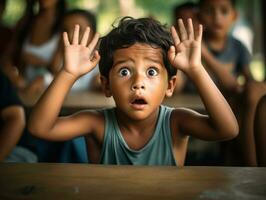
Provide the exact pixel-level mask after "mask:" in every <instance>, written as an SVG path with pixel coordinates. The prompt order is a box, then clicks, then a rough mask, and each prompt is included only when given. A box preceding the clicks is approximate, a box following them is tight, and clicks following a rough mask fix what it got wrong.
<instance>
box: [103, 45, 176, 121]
mask: <svg viewBox="0 0 266 200" xmlns="http://www.w3.org/2000/svg"><path fill="white" fill-rule="evenodd" d="M174 81H175V77H174V78H173V79H171V80H170V81H168V75H167V70H166V68H165V66H164V63H163V55H162V52H161V49H159V48H158V49H155V48H152V47H151V46H150V45H147V44H140V43H136V44H134V45H132V46H130V47H128V48H123V49H118V50H116V51H115V52H114V55H113V67H112V69H111V70H110V73H109V81H108V83H107V82H106V84H107V85H106V86H105V93H106V95H107V96H113V98H114V100H115V102H116V106H117V109H118V110H119V111H121V112H123V113H124V114H126V115H127V116H128V117H130V118H131V119H134V120H142V119H145V118H147V117H148V116H150V115H151V114H152V113H154V112H155V111H157V108H158V107H159V105H160V104H161V103H162V101H163V99H164V97H165V95H167V96H171V95H172V93H173V90H174Z"/></svg>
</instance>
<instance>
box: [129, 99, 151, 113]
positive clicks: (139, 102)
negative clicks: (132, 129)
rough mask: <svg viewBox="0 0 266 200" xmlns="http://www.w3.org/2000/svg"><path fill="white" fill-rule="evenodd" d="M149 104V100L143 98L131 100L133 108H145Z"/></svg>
mask: <svg viewBox="0 0 266 200" xmlns="http://www.w3.org/2000/svg"><path fill="white" fill-rule="evenodd" d="M147 104H148V103H147V101H146V100H145V99H143V98H136V99H134V100H133V101H132V102H131V106H132V108H134V109H136V110H143V109H144V108H145V107H146V105H147Z"/></svg>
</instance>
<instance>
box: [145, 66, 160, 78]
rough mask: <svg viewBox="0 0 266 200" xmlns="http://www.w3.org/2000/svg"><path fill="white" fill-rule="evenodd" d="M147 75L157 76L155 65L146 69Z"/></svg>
mask: <svg viewBox="0 0 266 200" xmlns="http://www.w3.org/2000/svg"><path fill="white" fill-rule="evenodd" d="M147 75H148V76H157V75H158V70H157V69H156V68H155V67H150V68H149V69H148V70H147Z"/></svg>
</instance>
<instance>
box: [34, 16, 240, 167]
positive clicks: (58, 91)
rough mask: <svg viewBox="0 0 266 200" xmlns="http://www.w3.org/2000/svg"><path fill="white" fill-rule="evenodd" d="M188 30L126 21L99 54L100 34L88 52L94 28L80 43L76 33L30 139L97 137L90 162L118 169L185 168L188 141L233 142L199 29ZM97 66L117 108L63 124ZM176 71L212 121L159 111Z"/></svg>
mask: <svg viewBox="0 0 266 200" xmlns="http://www.w3.org/2000/svg"><path fill="white" fill-rule="evenodd" d="M187 24H188V25H187V27H185V26H184V23H183V21H182V20H179V21H178V27H179V28H178V33H177V32H176V29H175V28H174V27H171V32H169V31H168V29H167V28H166V27H165V26H163V25H161V24H160V23H159V22H158V21H156V20H154V19H151V18H140V19H134V18H131V17H125V18H123V19H121V21H120V23H119V25H118V26H117V27H114V28H113V30H112V31H111V32H110V33H108V34H107V35H106V36H104V37H103V38H102V39H101V43H100V47H99V52H98V51H97V50H94V49H95V47H96V45H97V42H98V39H99V34H97V33H96V34H95V35H94V37H93V39H92V41H91V42H90V43H89V44H87V42H88V38H89V32H90V29H89V28H87V29H86V31H85V32H84V34H83V37H82V39H81V40H80V41H79V34H80V33H79V26H78V25H76V26H75V30H74V34H73V38H72V39H71V42H70V41H69V38H68V34H67V33H64V35H63V38H64V44H65V57H64V66H63V68H62V69H61V71H60V72H59V73H58V74H57V76H56V77H55V79H54V80H53V82H52V83H51V85H50V86H49V87H48V89H47V90H46V91H45V93H44V94H43V96H42V97H41V98H40V99H39V101H38V103H37V104H36V106H35V107H34V109H33V111H32V113H31V116H30V119H29V130H30V131H31V133H32V134H34V135H35V136H37V137H40V138H44V139H48V140H53V141H64V140H69V139H72V138H74V137H78V136H82V135H83V136H85V138H86V137H87V136H92V137H93V138H94V145H93V151H91V150H89V151H88V154H89V155H90V154H91V153H92V154H93V158H94V160H93V162H95V163H101V164H118V165H119V164H127V165H177V166H183V165H184V160H185V156H186V150H187V144H188V139H189V136H193V137H197V138H200V139H203V140H210V141H213V140H226V139H231V138H233V137H235V136H236V135H237V134H238V125H237V121H236V119H235V116H234V114H233V112H232V110H231V108H230V106H229V105H228V103H227V102H226V100H225V99H224V97H223V95H222V94H221V93H220V91H219V90H218V89H217V87H216V86H215V84H214V83H213V81H212V80H211V78H210V77H209V75H208V73H207V72H206V71H205V69H204V67H203V65H202V63H201V39H202V26H201V25H200V26H199V29H198V31H197V32H194V29H193V24H192V20H191V19H189V20H188V23H187ZM98 62H99V68H100V73H101V83H102V88H103V90H104V93H105V95H106V96H107V97H113V98H114V100H115V103H116V107H114V108H105V109H101V110H96V111H92V110H84V111H81V112H78V113H76V114H74V115H71V116H65V117H58V115H59V112H60V109H61V107H62V104H63V101H64V98H65V97H66V95H67V93H68V91H69V90H70V88H71V86H72V85H73V84H74V83H75V81H76V80H77V79H78V78H80V77H81V76H83V75H84V74H86V73H88V72H90V71H91V70H92V69H93V68H94V67H95V66H96V65H97V64H98ZM178 69H179V70H182V71H183V72H184V73H185V74H186V75H187V76H188V77H189V78H190V79H191V80H192V81H193V82H194V84H195V85H196V87H197V89H198V91H199V94H200V96H201V98H202V101H203V102H204V105H205V107H206V110H207V113H208V115H202V114H199V113H197V112H195V111H193V110H190V109H186V108H169V107H166V106H163V105H161V103H162V101H163V99H164V97H165V96H166V97H170V96H171V95H172V93H173V91H174V85H175V81H176V71H177V70H178Z"/></svg>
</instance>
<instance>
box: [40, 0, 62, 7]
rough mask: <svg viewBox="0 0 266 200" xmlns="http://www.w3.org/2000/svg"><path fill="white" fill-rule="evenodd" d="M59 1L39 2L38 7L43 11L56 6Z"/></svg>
mask: <svg viewBox="0 0 266 200" xmlns="http://www.w3.org/2000/svg"><path fill="white" fill-rule="evenodd" d="M58 1H59V0H39V3H40V7H41V8H43V9H47V8H51V7H54V6H56V4H57V2H58Z"/></svg>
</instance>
